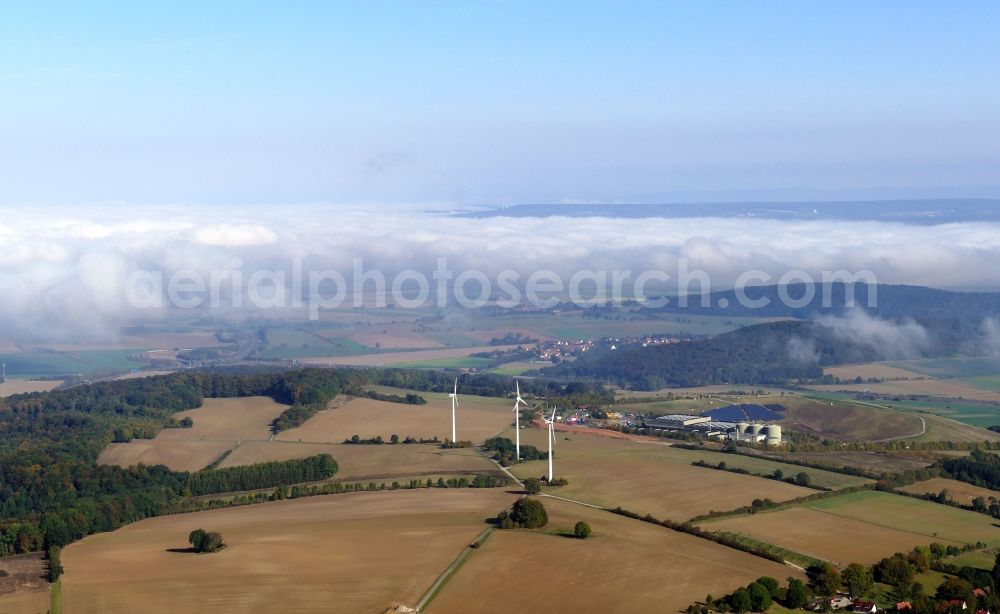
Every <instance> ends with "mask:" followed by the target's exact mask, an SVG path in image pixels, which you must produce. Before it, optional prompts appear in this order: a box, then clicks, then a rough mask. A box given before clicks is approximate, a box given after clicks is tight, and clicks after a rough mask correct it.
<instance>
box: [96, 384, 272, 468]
mask: <svg viewBox="0 0 1000 614" xmlns="http://www.w3.org/2000/svg"><path fill="white" fill-rule="evenodd" d="M286 407H287V405H281V404H279V403H275V402H274V401H273V400H271V399H269V398H267V397H240V398H232V399H205V402H204V404H203V405H202V406H201V407H199V408H197V409H191V410H188V411H183V412H179V413H177V414H174V415H175V416H176V417H177V419H178V420H180V419H182V418H185V417H189V418H191V419H192V420H194V426H192V427H191V428H187V429H184V428H174V429H163V430H162V431H160V432H159V433H158V434H157V436H156V438H154V439H135V440H132V441H130V442H128V443H113V444H111V445H109V446H108V447H107V448H105V449H104V451H102V452H101V455H100V457H99V458H98V459H97V462H99V463H102V464H106V465H119V466H121V467H128V466H130V465H136V464H138V463H143V464H145V465H166V466H167V467H170V468H171V469H174V470H175V471H197V470H199V469H203V468H204V467H206V466H207V465H209V464H211V463H212V462H213V461H215V460H216V459H217V458H219V457H220V456H221V455H222V454H223V453H224V452H226V450H231V449H233V448H235V447H236V446H237V445H238V444H239V443H240V442H241V441H246V440H259V441H266V440H267V439H268V438H269V436H270V433H271V430H270V423H271V421H272V420H273V419H274V418H276V417H277V416H278V415H279V414H281V412H283V411H284V410H285V408H286Z"/></svg>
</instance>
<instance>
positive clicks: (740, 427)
mask: <svg viewBox="0 0 1000 614" xmlns="http://www.w3.org/2000/svg"><path fill="white" fill-rule="evenodd" d="M748 428H750V423H749V422H737V423H736V430H737V431H738V432H739V434H740V435H742V434H743V433H746V432H747V429H748Z"/></svg>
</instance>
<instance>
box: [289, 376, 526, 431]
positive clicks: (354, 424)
mask: <svg viewBox="0 0 1000 614" xmlns="http://www.w3.org/2000/svg"><path fill="white" fill-rule="evenodd" d="M379 390H382V391H385V392H389V393H392V394H406V393H407V392H409V391H406V390H398V389H389V388H379ZM420 395H421V396H423V397H424V398H425V399H426V400H427V404H426V405H406V404H403V403H388V402H385V401H375V400H372V399H366V398H356V399H352V400H350V401H348V402H347V403H342V404H336V403H335V404H334V406H332V407H331V408H330V409H325V410H323V411H321V412H319V413H318V414H316V415H315V416H313V417H312V418H310V419H309V420H308V421H307V422H306V423H305V424H303V425H302V426H300V427H298V428H295V429H290V430H287V431H284V432H282V433H280V434H279V435H278V437H277V438H278V439H280V440H283V441H300V440H301V441H306V442H308V441H312V442H321V443H340V442H342V441H344V440H345V439H348V438H350V437H351V436H352V435H359V436H361V438H363V439H364V438H368V437H374V436H376V435H381V436H382V438H383V439H385V440H386V441H388V440H389V437H390V436H392V435H393V434H396V435H399V438H400V439H403V438H405V437H406V436H412V437H416V438H418V439H420V438H431V437H435V436H437V437H438V438H439V439H440V440H441V441H444V439H445V438H446V437H447V438H449V439H450V438H451V401H450V399H448V396H447V395H446V394H434V393H420ZM511 407H512V405H511V404H508V403H507V400H506V399H500V398H489V397H475V396H471V395H470V396H463V395H462V394H461V391H459V397H458V409H457V410H456V412H455V421H456V424H457V429H456V432H457V437H458V439H459V440H470V441H472V442H474V443H481V442H482V441H483V440H485V439H486V438H488V437H492V436H493V435H496V434H497V433H499V432H500V431H502V430H503V429H505V428H507V426H508V425H509V424H510V423H511V422H512V421H513V419H514V417H513V416H514V414H513V413H512V411H511Z"/></svg>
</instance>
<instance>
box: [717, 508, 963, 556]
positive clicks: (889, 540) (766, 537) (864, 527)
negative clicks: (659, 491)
mask: <svg viewBox="0 0 1000 614" xmlns="http://www.w3.org/2000/svg"><path fill="white" fill-rule="evenodd" d="M701 526H702V528H704V529H708V530H711V531H725V532H728V533H739V534H742V535H749V536H750V537H753V538H755V539H758V540H760V541H764V542H767V543H770V544H774V545H776V546H781V547H783V548H788V549H789V550H794V551H795V552H798V553H800V554H805V555H808V556H811V557H813V558H818V559H824V560H827V561H831V562H833V563H835V564H838V565H846V564H848V563H866V564H868V563H874V562H876V561H878V560H880V559H881V558H882V557H885V556H888V555H891V554H893V553H894V552H909V551H910V550H912V549H913V547H914V546H919V545H923V544H929V543H931V542H933V541H941V542H944V541H945V540H941V539H938V538H934V537H928V536H926V535H923V534H918V533H910V532H906V531H900V530H897V529H894V528H892V527H889V526H875V525H872V524H869V523H867V522H864V521H861V520H855V519H852V518H845V517H842V516H837V515H834V514H827V513H824V512H820V511H817V510H814V509H809V508H806V507H793V508H789V509H784V510H779V511H776V512H767V513H762V514H753V515H749V514H746V515H742V516H731V517H728V518H722V519H719V520H712V521H708V522H704V523H701Z"/></svg>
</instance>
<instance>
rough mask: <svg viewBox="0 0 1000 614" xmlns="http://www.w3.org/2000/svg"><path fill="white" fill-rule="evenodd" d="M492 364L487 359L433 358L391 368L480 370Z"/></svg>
mask: <svg viewBox="0 0 1000 614" xmlns="http://www.w3.org/2000/svg"><path fill="white" fill-rule="evenodd" d="M491 362H493V361H492V360H490V359H489V358H479V357H476V356H460V357H456V358H434V359H431V360H418V361H415V362H400V363H395V364H393V365H392V366H393V367H396V368H399V369H481V368H483V367H487V366H489V364H490V363H491Z"/></svg>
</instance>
